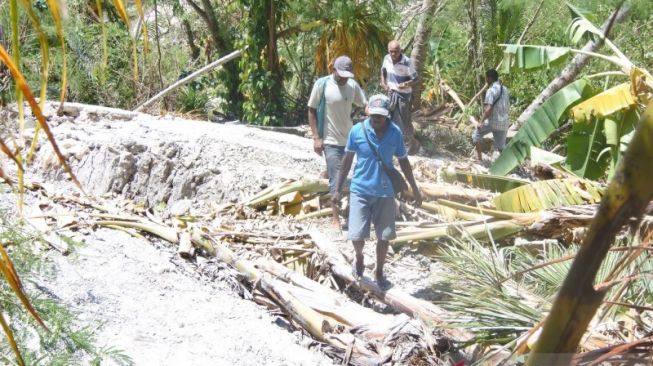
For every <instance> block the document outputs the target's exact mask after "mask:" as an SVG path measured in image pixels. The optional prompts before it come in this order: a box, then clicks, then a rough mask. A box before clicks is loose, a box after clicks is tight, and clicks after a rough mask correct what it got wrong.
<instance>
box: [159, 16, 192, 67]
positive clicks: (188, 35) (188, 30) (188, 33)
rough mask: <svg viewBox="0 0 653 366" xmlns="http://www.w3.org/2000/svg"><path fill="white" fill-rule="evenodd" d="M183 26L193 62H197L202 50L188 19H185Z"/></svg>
mask: <svg viewBox="0 0 653 366" xmlns="http://www.w3.org/2000/svg"><path fill="white" fill-rule="evenodd" d="M183 24H184V30H185V31H186V39H187V40H188V47H190V57H191V60H193V61H197V59H198V58H200V48H199V47H198V46H197V44H196V43H195V36H194V35H193V29H192V28H191V27H190V22H189V21H188V19H184V23H183ZM157 29H158V28H157Z"/></svg>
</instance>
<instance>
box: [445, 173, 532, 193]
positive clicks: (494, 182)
mask: <svg viewBox="0 0 653 366" xmlns="http://www.w3.org/2000/svg"><path fill="white" fill-rule="evenodd" d="M442 179H443V180H444V181H445V182H448V183H453V182H461V183H465V184H468V185H470V186H472V187H476V188H481V189H487V190H490V191H493V192H505V191H509V190H511V189H513V188H517V187H519V186H523V185H524V184H528V183H529V182H528V181H526V180H523V179H515V178H507V177H503V176H497V175H490V174H476V173H470V172H465V171H462V170H456V169H443V170H442Z"/></svg>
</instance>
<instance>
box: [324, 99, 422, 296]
mask: <svg viewBox="0 0 653 366" xmlns="http://www.w3.org/2000/svg"><path fill="white" fill-rule="evenodd" d="M389 108H390V99H389V98H388V97H386V96H385V95H381V94H378V95H374V96H373V97H371V98H370V101H369V105H368V114H369V115H370V117H369V118H367V119H366V120H365V121H363V122H362V123H359V124H357V125H355V126H354V127H352V129H351V131H350V132H349V138H348V139H347V146H346V147H345V158H344V159H343V160H342V167H341V168H340V172H339V173H338V183H337V185H336V191H335V193H334V195H333V198H332V202H333V204H334V205H337V204H339V203H340V199H341V192H342V187H343V186H344V184H345V181H346V179H347V175H348V174H349V170H350V169H351V166H352V163H353V160H354V155H356V167H355V169H354V175H353V177H352V180H351V186H350V188H349V192H350V193H349V229H348V235H347V239H348V240H351V241H352V243H353V245H354V250H355V251H356V265H355V270H356V274H357V275H358V276H362V275H363V270H364V268H365V267H364V262H363V246H364V245H365V239H368V238H369V235H370V225H371V224H374V231H375V233H376V238H377V243H376V272H375V277H376V280H377V283H378V284H379V287H381V288H388V287H389V285H390V283H389V282H388V280H387V279H386V278H385V277H384V275H383V265H384V263H385V257H386V254H387V252H388V245H389V241H390V240H392V239H394V238H396V236H397V235H396V233H395V211H396V204H395V198H394V196H395V194H396V193H399V192H395V189H394V188H393V185H392V181H391V179H390V176H389V175H388V173H387V171H388V169H389V167H392V166H393V164H392V157H393V156H396V157H397V159H399V166H400V167H401V171H402V172H403V173H404V176H405V177H406V178H407V180H408V182H409V184H410V186H411V188H412V191H413V194H414V197H415V203H416V205H417V206H420V205H421V204H422V197H421V195H420V193H419V189H417V184H416V183H415V178H414V177H413V170H412V168H411V166H410V162H409V161H408V153H407V152H406V147H405V145H404V140H403V135H402V134H401V130H400V129H399V127H398V126H397V125H396V124H394V123H393V122H392V121H391V120H390V111H389ZM392 169H394V168H392ZM397 174H399V173H397Z"/></svg>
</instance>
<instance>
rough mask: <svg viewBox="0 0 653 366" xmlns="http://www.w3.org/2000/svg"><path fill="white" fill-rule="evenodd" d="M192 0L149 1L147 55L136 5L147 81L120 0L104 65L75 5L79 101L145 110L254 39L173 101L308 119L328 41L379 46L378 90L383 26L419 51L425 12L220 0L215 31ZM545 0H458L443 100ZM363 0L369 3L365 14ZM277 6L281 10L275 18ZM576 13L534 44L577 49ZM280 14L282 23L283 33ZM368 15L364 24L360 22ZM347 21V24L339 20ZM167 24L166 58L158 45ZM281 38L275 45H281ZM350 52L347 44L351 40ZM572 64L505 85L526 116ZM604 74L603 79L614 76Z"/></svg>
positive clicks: (551, 24) (84, 11)
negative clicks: (135, 73) (135, 72)
mask: <svg viewBox="0 0 653 366" xmlns="http://www.w3.org/2000/svg"><path fill="white" fill-rule="evenodd" d="M193 2H194V0H193ZM190 3H191V1H190V0H166V1H160V2H159V3H158V8H157V9H158V23H155V22H154V15H153V12H154V4H153V3H152V2H149V1H148V2H145V3H144V7H145V23H146V24H147V27H148V29H149V35H150V40H149V41H150V42H149V43H150V47H149V53H148V54H147V55H143V54H142V47H143V42H142V34H141V33H137V32H136V31H135V29H136V28H134V24H133V23H137V17H136V10H135V9H134V8H133V6H132V5H131V4H129V3H128V4H127V5H128V9H127V10H128V13H129V14H130V15H131V16H132V17H133V19H132V25H131V27H132V28H133V29H132V30H131V33H132V35H133V34H138V35H137V37H136V38H135V41H136V42H137V45H138V47H139V49H140V50H141V55H140V56H139V78H138V80H134V79H133V78H132V71H131V69H132V64H131V51H130V50H131V43H130V42H131V41H130V39H132V36H130V33H129V32H128V30H127V29H126V28H125V26H124V24H123V23H122V22H121V20H120V18H119V17H118V16H117V15H116V11H115V9H114V8H113V5H112V3H111V2H104V13H105V16H106V17H105V24H106V27H107V34H108V40H107V48H108V60H107V65H106V67H103V63H102V47H101V45H100V43H101V42H100V40H101V36H100V34H101V27H100V22H99V21H98V18H97V13H96V12H95V11H94V10H93V6H89V4H90V3H87V2H82V1H77V0H76V1H69V2H67V7H68V9H67V10H68V11H67V15H68V16H67V18H66V19H65V21H64V26H65V33H66V37H67V43H66V47H67V53H68V55H69V58H70V59H69V65H70V67H69V76H70V83H69V85H68V98H69V99H70V100H74V101H79V102H85V103H94V104H102V105H110V106H116V107H122V108H128V109H129V108H133V107H134V106H136V105H137V104H139V103H140V102H143V101H144V100H146V99H148V97H150V96H152V95H154V94H156V92H158V91H159V90H160V89H161V88H162V87H164V86H166V85H169V84H171V83H173V82H175V81H176V80H178V79H179V78H181V77H182V76H183V75H186V74H188V73H190V72H192V71H194V70H196V69H198V68H199V67H201V66H202V65H204V64H206V63H208V62H210V61H214V60H216V59H217V58H218V57H220V56H222V55H223V54H224V53H225V52H227V51H228V50H233V49H235V48H241V47H247V49H246V52H245V54H244V56H243V57H242V58H240V59H239V60H236V61H232V62H230V63H229V64H227V65H225V67H223V68H221V69H219V70H217V71H215V72H213V73H211V74H209V75H208V76H205V77H203V78H202V79H200V80H198V81H197V82H196V83H194V84H192V85H186V86H184V87H182V88H180V89H178V90H177V92H176V93H175V94H174V95H173V96H172V97H169V98H167V99H166V103H165V106H164V107H165V108H166V109H168V110H171V111H179V112H190V113H195V114H199V115H204V116H207V115H219V116H222V117H227V118H239V119H242V120H245V121H247V122H251V123H262V124H283V125H295V124H298V123H302V122H305V118H306V112H305V104H306V100H307V97H308V93H309V92H310V88H311V86H312V82H313V80H315V79H316V78H317V77H319V76H320V75H319V74H322V73H324V71H323V70H324V67H325V66H324V65H323V64H321V63H322V62H323V61H321V60H322V59H323V58H324V57H323V56H320V55H328V56H327V57H330V56H331V55H330V54H329V52H333V49H334V46H333V45H328V46H327V45H325V44H324V43H325V42H324V41H321V40H323V39H331V40H332V41H333V40H335V41H336V42H339V43H343V42H353V44H354V45H356V47H358V48H360V49H364V48H369V49H370V50H375V51H371V52H368V53H367V54H369V55H370V56H368V58H371V59H369V60H366V61H365V66H366V67H369V69H370V72H369V75H370V78H369V80H362V83H363V84H364V85H365V87H366V89H367V91H368V93H372V92H375V91H378V83H377V81H378V80H377V77H378V75H377V74H378V73H377V72H376V69H377V68H378V65H379V62H380V60H378V58H380V57H381V56H382V54H383V52H384V47H382V43H383V42H382V40H383V39H384V36H382V35H381V34H382V32H386V30H389V29H392V32H391V33H394V34H395V36H399V38H400V40H401V41H402V44H403V45H405V52H406V53H407V54H410V50H411V44H412V37H413V35H414V32H415V26H416V23H417V21H416V18H417V17H418V16H419V11H415V9H416V6H417V5H419V4H420V1H417V0H414V1H408V0H404V1H398V2H390V1H385V0H368V1H364V2H361V3H360V4H359V5H355V4H353V3H352V4H349V3H348V2H347V3H339V2H336V3H330V4H327V3H325V2H323V1H320V0H311V1H302V2H299V1H294V0H283V1H279V0H265V1H253V0H241V1H236V2H224V1H221V0H206V1H202V2H201V3H198V6H199V5H202V4H212V5H213V6H212V9H213V12H214V13H215V18H216V19H217V20H218V21H219V24H218V32H217V33H216V32H213V33H212V28H211V25H210V24H209V23H207V21H206V19H205V18H204V15H205V14H201V13H200V12H197V11H193V10H194V9H193V7H191V6H190V5H189V4H190ZM616 3H617V2H616V1H608V2H604V1H596V0H578V1H575V2H574V4H575V5H577V6H578V7H580V8H582V9H584V10H585V11H586V15H587V16H588V18H589V19H590V20H592V21H594V22H595V23H596V24H601V23H603V21H604V20H605V19H606V17H607V16H608V15H609V14H610V13H611V12H612V10H613V9H614V6H615V4H616ZM628 3H629V4H630V5H631V7H632V8H633V10H632V11H631V14H630V15H629V17H628V19H627V20H626V21H625V22H624V23H623V24H619V25H616V26H615V28H614V29H613V31H612V37H611V38H612V39H613V40H614V43H615V44H617V45H618V46H619V47H620V49H622V50H623V51H624V53H626V54H627V55H628V56H629V57H630V58H631V59H632V60H633V62H635V63H636V64H638V65H641V66H642V67H644V68H648V69H651V68H653V53H652V52H651V51H650V47H648V45H647V41H643V40H648V39H650V38H651V36H653V27H651V22H652V18H651V12H650V10H649V7H648V6H647V4H646V1H642V0H635V1H629V2H628ZM539 5H540V2H539V1H525V0H475V1H462V0H457V1H448V2H446V3H445V5H444V6H443V8H442V10H441V12H440V13H439V14H438V15H437V17H436V18H435V19H436V21H435V23H434V24H433V32H432V36H431V42H430V50H429V51H428V52H429V56H427V57H426V60H427V62H426V65H425V70H426V71H425V75H424V82H425V84H426V88H425V92H424V96H425V97H426V96H429V95H430V96H434V95H435V96H438V90H437V89H438V88H437V86H438V83H439V81H440V80H446V81H447V83H448V84H449V85H450V86H451V87H452V88H453V89H454V90H455V91H456V92H457V93H458V95H459V96H460V97H461V99H463V101H465V102H467V101H469V99H471V97H472V96H473V95H475V94H476V92H477V91H478V90H480V88H481V87H482V83H483V77H482V74H483V71H484V70H485V69H487V68H489V67H494V66H496V65H498V64H499V62H500V61H501V60H502V49H501V47H500V46H499V44H501V43H514V42H516V41H517V40H518V39H519V38H520V36H521V35H522V33H523V32H524V29H525V27H526V26H527V24H529V23H530V22H531V20H532V18H533V16H534V14H535V12H536V10H537V9H538V6H539ZM33 6H34V10H35V12H36V13H37V15H38V16H39V18H40V21H41V22H42V25H43V27H44V30H45V32H46V33H47V36H48V41H49V45H50V50H51V55H50V69H51V72H50V74H49V90H48V96H49V98H53V99H54V98H56V96H57V94H58V92H57V90H58V88H59V87H60V83H61V80H60V79H61V51H60V48H59V44H58V40H57V37H56V34H55V29H54V24H53V21H52V19H51V17H50V15H49V13H48V11H47V8H46V6H45V3H44V2H36V3H34V5H33ZM472 6H474V8H473V9H472V8H471V7H472ZM356 7H360V9H368V10H362V11H363V12H364V13H360V14H358V13H356V11H358V10H357V9H358V8H356ZM411 7H412V8H413V11H408V12H407V13H405V14H403V15H402V13H401V12H402V11H404V10H406V9H411ZM272 8H274V17H271V16H270V15H271V13H270V11H271V9H272ZM368 13H369V14H370V15H371V17H370V18H369V19H367V18H365V19H364V20H363V19H362V18H363V15H361V14H368ZM568 13H569V11H568V10H567V8H566V5H565V2H564V1H562V0H555V1H544V2H543V3H542V8H541V10H540V12H539V15H538V16H537V18H535V20H534V21H533V22H532V26H531V27H530V28H529V29H528V31H527V32H526V33H524V34H523V39H522V44H537V45H551V46H568V45H570V41H569V37H568V35H567V27H568V25H569V20H570V19H571V18H570V17H567V15H566V14H568ZM0 14H2V15H3V16H1V17H0V26H2V28H3V29H4V30H5V36H4V39H3V42H4V44H5V45H6V46H9V45H10V40H9V38H10V37H9V36H8V32H7V30H8V29H9V24H8V18H9V17H8V16H4V15H8V6H7V3H6V2H5V3H3V4H1V5H0ZM356 14H358V15H356ZM20 15H21V16H20V22H19V23H20V28H21V30H22V31H21V39H20V43H21V46H22V67H23V69H24V71H25V72H26V75H27V76H28V80H29V81H30V84H31V85H32V87H34V88H35V89H38V81H39V69H40V57H41V56H40V49H39V45H38V42H37V38H36V34H35V31H34V30H33V28H31V27H29V19H28V18H27V16H26V14H25V12H24V11H21V13H20ZM272 19H274V24H273V26H274V29H273V30H272V32H271V31H270V24H271V23H270V21H271V20H272ZM362 21H364V23H360V25H356V24H357V22H362ZM184 22H187V23H188V25H189V27H188V29H186V28H184V27H183V26H182V24H184ZM339 24H340V25H342V27H340V28H339ZM141 26H142V25H141ZM356 27H358V28H356ZM356 29H359V30H362V32H363V33H362V35H359V34H354V33H353V32H354V31H355V30H356ZM157 30H158V34H159V37H158V44H159V46H160V49H161V55H160V56H159V55H158V52H156V49H157V47H155V44H156V43H157V39H156V36H155V35H156V34H157ZM365 32H368V33H367V34H365ZM215 37H218V38H215ZM216 39H217V40H218V41H216ZM216 42H219V44H216ZM380 43H381V45H380V46H379V44H380ZM270 45H272V46H273V49H272V52H271V51H270V49H269V48H270V47H269V46H270ZM474 45H475V46H474ZM325 47H327V48H328V49H325ZM342 49H347V48H346V47H344V46H343V47H342ZM350 52H354V51H350ZM372 55H373V56H372ZM321 57H322V58H321ZM159 64H160V72H159V66H158V65H159ZM563 64H564V62H563ZM562 67H563V65H552V66H550V67H549V68H545V69H542V70H538V71H536V72H529V73H510V74H507V75H503V76H502V80H503V82H504V83H505V84H506V85H507V86H508V87H509V88H510V90H511V96H512V102H513V106H514V108H512V114H513V115H514V116H516V115H518V114H519V113H520V112H521V110H523V109H524V108H525V106H526V105H528V103H530V101H531V100H532V99H533V98H534V97H535V96H536V95H537V94H539V92H540V90H541V89H542V88H543V87H544V86H545V85H546V84H547V83H548V82H549V81H550V80H552V79H553V78H555V76H556V75H557V74H558V72H559V71H560V70H561V68H562ZM608 69H609V67H608V66H607V65H606V63H604V62H596V61H593V62H592V63H590V65H589V66H588V67H587V68H586V70H585V71H584V74H593V73H596V72H601V71H605V70H608ZM596 82H600V83H601V84H603V83H604V82H605V80H596ZM611 82H612V81H611V80H610V81H608V83H611ZM595 86H599V87H602V86H603V85H595ZM428 99H429V100H430V101H432V102H438V103H440V102H445V101H447V99H446V98H443V97H442V96H439V97H437V98H428ZM479 108H480V107H479V105H478V104H473V105H472V106H471V108H470V109H469V110H468V111H467V112H466V113H468V114H469V113H471V114H477V113H478V109H479Z"/></svg>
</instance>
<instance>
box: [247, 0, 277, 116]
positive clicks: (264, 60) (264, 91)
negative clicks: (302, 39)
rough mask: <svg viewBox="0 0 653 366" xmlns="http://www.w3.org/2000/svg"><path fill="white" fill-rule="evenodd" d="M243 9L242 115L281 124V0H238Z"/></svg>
mask: <svg viewBox="0 0 653 366" xmlns="http://www.w3.org/2000/svg"><path fill="white" fill-rule="evenodd" d="M240 2H241V4H242V5H243V6H244V7H245V9H246V12H245V14H244V17H243V19H242V20H241V25H240V27H241V29H242V31H243V32H242V34H243V38H242V39H241V41H240V46H241V47H247V49H246V51H245V52H244V54H243V56H242V58H241V60H240V69H241V74H240V77H241V84H240V90H241V91H242V92H243V94H244V95H245V97H246V99H245V101H244V102H243V105H242V117H243V119H245V120H246V121H248V122H253V123H262V124H264V125H283V124H284V120H283V119H284V117H285V116H284V114H285V103H284V91H283V72H282V70H281V67H280V62H279V53H278V50H277V38H278V37H277V20H278V19H279V17H280V16H281V14H282V11H283V9H284V8H285V5H286V4H285V1H284V0H240Z"/></svg>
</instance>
